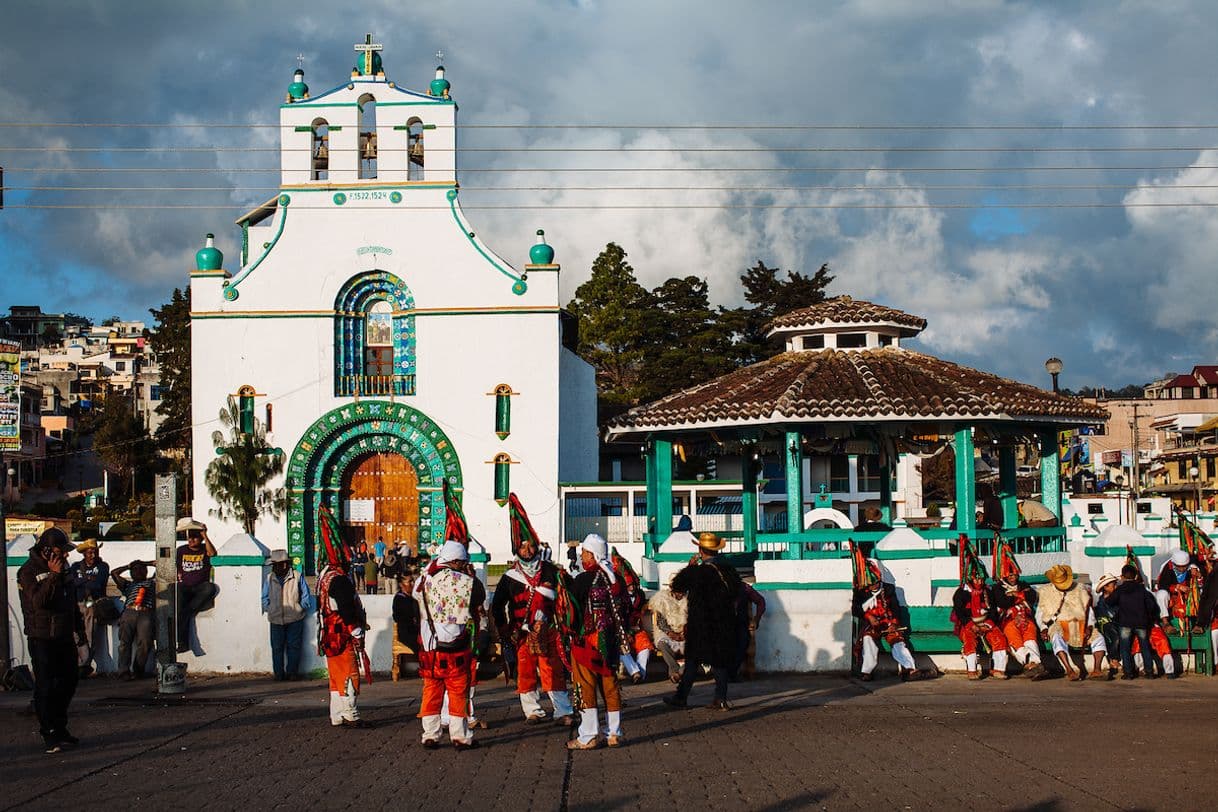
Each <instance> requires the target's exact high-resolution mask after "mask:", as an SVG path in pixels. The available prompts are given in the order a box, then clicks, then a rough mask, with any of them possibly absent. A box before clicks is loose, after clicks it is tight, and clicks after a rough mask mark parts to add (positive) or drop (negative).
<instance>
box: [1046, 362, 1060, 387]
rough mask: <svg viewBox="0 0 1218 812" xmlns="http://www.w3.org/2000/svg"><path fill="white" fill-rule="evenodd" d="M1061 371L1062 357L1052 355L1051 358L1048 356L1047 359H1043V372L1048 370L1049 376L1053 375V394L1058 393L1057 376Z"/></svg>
mask: <svg viewBox="0 0 1218 812" xmlns="http://www.w3.org/2000/svg"><path fill="white" fill-rule="evenodd" d="M1061 371H1062V359H1060V358H1058V357H1056V356H1054V357H1053V358H1050V359H1049V360H1048V361H1045V372H1048V373H1049V374H1050V375H1051V376H1053V394H1055V395H1056V394H1057V393H1058V389H1057V376H1058V375H1060V374H1061Z"/></svg>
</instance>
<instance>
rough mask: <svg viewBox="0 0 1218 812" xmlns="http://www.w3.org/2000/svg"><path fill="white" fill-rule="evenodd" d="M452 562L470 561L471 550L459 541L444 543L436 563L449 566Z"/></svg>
mask: <svg viewBox="0 0 1218 812" xmlns="http://www.w3.org/2000/svg"><path fill="white" fill-rule="evenodd" d="M452 561H469V550H468V549H466V547H465V545H464V544H462V543H461V542H459V541H446V542H444V546H443V547H441V548H440V554H439V555H438V556H437V557H436V562H437V563H439V564H448V563H449V562H452Z"/></svg>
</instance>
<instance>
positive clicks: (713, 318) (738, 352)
mask: <svg viewBox="0 0 1218 812" xmlns="http://www.w3.org/2000/svg"><path fill="white" fill-rule="evenodd" d="M832 281H833V277H832V276H831V275H830V273H829V267H828V266H827V265H822V266H821V267H820V269H819V270H818V271H817V272H816V273H814V274H812V275H810V276H809V275H806V274H803V273H800V272H798V271H788V272H787V273H786V276H785V278H784V277H782V276H780V272H779V271H778V269H777V268H771V267H769V266H768V265H766V264H765V263H764V262H762V261H760V260H759V261H758V262H757V264H756V265H755V266H753V267H752V268H749V269H748V270H746V271H745V272H744V273H743V274H742V275H741V277H740V282H741V285H742V287H743V288H744V298H745V301H746V302H747V304H746V305H744V306H742V307H738V308H733V309H724V308H719V309H715V308H713V307H712V306H711V304H710V290H709V286H708V285H707V283H706V280H705V279H702V278H700V277H697V276H685V277H674V278H672V279H669V280H667V281H666V282H664V283H663V284H662V285H660V286H658V287H656V288H655V289H654V290H651V291H648V290H647V289H646V288H644V287H643V286H642V285H641V284H639V282H638V279H637V278H636V277H635V273H634V269H633V268H632V267H631V266H630V264H629V263H628V262H627V261H626V252H625V251H624V250H623V249H622V247H621V246H619V245H617V244H616V243H609V244H608V245H606V246H605V250H604V251H602V252H601V253H600V255H599V256H598V257H597V258H596V261H595V262H593V264H592V275H591V277H589V279H588V281H587V282H585V283H584V284H582V285H580V286H579V287H578V288H577V289H576V291H575V298H574V299H572V300H571V303H570V304H569V305H567V310H568V311H569V312H570V313H571V315H573V316H574V317H575V318H576V319H577V320H578V323H579V353H580V355H582V356H583V357H584V359H586V360H587V361H588V362H589V363H591V364H592V365H593V366H594V367H596V381H597V388H598V392H599V403H600V409H599V412H600V415H599V416H600V421H601V422H602V423H604V422H605V421H607V420H609V419H611V418H612V417H614V416H615V415H617V414H618V413H620V412H622V411H624V410H625V409H628V408H630V407H631V406H635V405H638V404H640V403H645V402H648V401H651V400H655V399H657V398H661V397H663V396H665V395H667V394H670V393H672V392H675V391H679V390H681V389H685V388H688V387H691V386H696V385H698V384H701V383H705V382H706V381H709V380H712V379H713V378H715V377H717V376H719V375H723V374H724V373H726V372H729V371H730V370H732V369H734V368H735V367H737V366H739V365H742V364H751V363H755V362H757V361H760V360H762V359H764V358H767V357H769V356H770V355H772V354H773V353H774V352H776V351H777V349H778V345H777V343H776V342H769V341H767V339H766V337H765V328H766V325H768V324H769V322H770V320H771V319H773V318H774V317H776V316H780V315H783V314H784V313H789V312H791V311H792V310H796V309H798V308H801V307H807V306H809V305H813V304H816V303H818V302H821V301H824V299H825V289H826V288H827V287H828V285H829V283H830V282H832Z"/></svg>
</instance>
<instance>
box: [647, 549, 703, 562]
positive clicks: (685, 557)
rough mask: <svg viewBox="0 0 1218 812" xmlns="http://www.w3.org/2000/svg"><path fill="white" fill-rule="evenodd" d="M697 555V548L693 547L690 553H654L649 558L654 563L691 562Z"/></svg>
mask: <svg viewBox="0 0 1218 812" xmlns="http://www.w3.org/2000/svg"><path fill="white" fill-rule="evenodd" d="M696 554H697V548H696V547H693V546H691V547H690V548H689V552H688V553H653V554H651V555H649V556H647V557H648V558H650V559H651V560H652V561H665V562H668V563H672V562H674V561H689V559H691V558H693V557H694V556H695V555H696Z"/></svg>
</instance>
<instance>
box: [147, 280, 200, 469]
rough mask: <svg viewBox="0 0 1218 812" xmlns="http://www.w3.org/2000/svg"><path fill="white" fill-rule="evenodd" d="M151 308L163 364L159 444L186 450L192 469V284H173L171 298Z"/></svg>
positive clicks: (154, 339) (157, 350) (163, 447)
mask: <svg viewBox="0 0 1218 812" xmlns="http://www.w3.org/2000/svg"><path fill="white" fill-rule="evenodd" d="M148 312H149V313H151V314H152V317H153V318H154V319H156V327H155V331H154V332H153V334H152V338H151V344H152V349H153V351H154V352H155V353H156V355H157V360H158V362H159V363H160V365H161V384H160V386H161V402H160V405H158V406H157V407H156V411H157V414H159V415H161V416H163V417H164V421H163V422H162V423H161V425H160V426H158V427H157V430H156V442H157V446H158V447H159V448H160V449H161V450H162V451H170V450H174V451H176V452H178V453H180V454H184V455H185V456H186V470H189V466H190V462H189V459H190V288H187V289H186V290H185V291H182V290H180V289H178V288H174V289H173V294H172V295H171V296H170V297H169V301H168V302H166V303H165V304H163V305H161V306H160V307H157V308H151V309H149V311H148Z"/></svg>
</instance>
